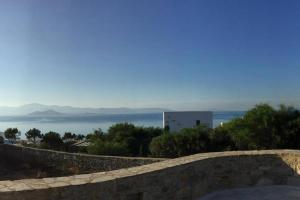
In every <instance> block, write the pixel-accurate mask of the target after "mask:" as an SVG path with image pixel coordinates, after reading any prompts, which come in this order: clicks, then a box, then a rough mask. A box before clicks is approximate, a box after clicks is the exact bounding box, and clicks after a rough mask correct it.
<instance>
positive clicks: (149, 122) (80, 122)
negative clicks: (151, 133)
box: [0, 111, 244, 138]
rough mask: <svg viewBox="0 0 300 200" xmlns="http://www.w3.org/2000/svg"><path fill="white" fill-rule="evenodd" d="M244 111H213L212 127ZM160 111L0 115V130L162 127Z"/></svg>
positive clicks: (23, 131)
mask: <svg viewBox="0 0 300 200" xmlns="http://www.w3.org/2000/svg"><path fill="white" fill-rule="evenodd" d="M243 115H244V112H237V111H234V112H214V121H213V124H214V127H216V126H218V125H219V124H220V123H221V122H227V121H229V120H231V119H233V118H237V117H241V116H243ZM162 120H163V119H162V113H154V114H123V115H85V116H59V117H33V116H30V117H29V116H18V117H0V131H4V130H6V129H7V128H10V127H17V128H18V129H19V130H20V131H21V133H22V138H24V133H25V132H26V131H27V130H29V129H31V128H37V129H40V130H41V131H42V132H43V133H46V132H48V131H55V132H58V133H61V134H63V133H65V132H67V131H70V132H73V133H76V134H88V133H91V132H93V131H94V130H95V129H98V128H101V129H102V130H103V131H106V130H107V129H108V128H109V127H110V126H111V125H113V124H116V123H122V122H129V123H133V124H135V125H138V126H145V127H147V126H154V127H162Z"/></svg>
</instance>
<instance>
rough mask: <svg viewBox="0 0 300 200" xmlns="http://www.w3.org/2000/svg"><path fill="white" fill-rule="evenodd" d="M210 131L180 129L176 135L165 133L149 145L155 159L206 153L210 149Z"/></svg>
mask: <svg viewBox="0 0 300 200" xmlns="http://www.w3.org/2000/svg"><path fill="white" fill-rule="evenodd" d="M211 132H212V130H211V129H209V128H207V127H205V126H197V127H196V128H188V129H182V130H181V131H180V132H178V133H165V134H163V135H161V136H158V137H156V138H154V139H153V140H152V142H151V144H150V151H151V154H152V155H153V156H155V157H179V156H185V155H189V154H194V153H200V152H207V151H209V148H210V134H211Z"/></svg>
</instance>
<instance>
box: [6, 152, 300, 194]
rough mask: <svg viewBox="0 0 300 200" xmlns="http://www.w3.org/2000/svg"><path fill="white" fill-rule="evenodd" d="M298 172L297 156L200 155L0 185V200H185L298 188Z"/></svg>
mask: <svg viewBox="0 0 300 200" xmlns="http://www.w3.org/2000/svg"><path fill="white" fill-rule="evenodd" d="M299 172H300V151H294V150H274V151H272V150H269V151H237V152H220V153H205V154H196V155H192V156H187V157H181V158H177V159H171V160H166V161H162V162H157V163H152V164H148V165H144V166H138V167H132V168H125V169H119V170H115V171H108V172H100V173H92V174H85V175H75V176H68V177H58V178H44V179H27V180H18V181H0V199H1V200H11V199H13V200H27V199H28V200H29V199H31V200H40V199H45V200H54V199H55V200H56V199H63V200H67V199H72V200H83V199H101V200H160V199H166V200H167V199H172V200H177V199H182V200H188V199H197V198H199V197H202V196H203V195H205V194H207V193H210V192H212V191H217V190H223V189H230V188H240V187H249V186H257V185H299V183H300V181H299V175H298V174H299Z"/></svg>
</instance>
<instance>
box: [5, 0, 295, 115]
mask: <svg viewBox="0 0 300 200" xmlns="http://www.w3.org/2000/svg"><path fill="white" fill-rule="evenodd" d="M299 10H300V2H299V1H295V0H290V1H283V0H244V1H240V0H229V1H220V0H209V1H208V0H188V1H180V0H175V1H173V0H172V1H171V0H166V1H159V0H153V1H144V0H130V1H115V0H103V1H97V0H91V1H88V2H86V1H71V0H52V1H47V0H46V1H36V0H26V1H25V0H21V1H11V0H2V1H1V2H0V23H1V27H0V44H1V45H0V74H1V78H0V91H1V92H0V105H1V106H20V105H24V104H29V103H32V102H38V103H41V104H46V105H61V106H73V107H81V108H85V107H88V108H120V107H128V108H145V107H146V108H149V107H154V108H166V109H172V110H247V109H249V108H251V107H253V106H254V105H255V104H258V103H270V104H271V105H273V106H277V105H279V104H281V103H284V104H287V105H293V106H295V107H297V108H299V107H300V92H299V74H300V60H299V54H300V49H299V48H298V47H299V46H300V37H299V35H300V26H299V23H298V19H299V18H300V12H299Z"/></svg>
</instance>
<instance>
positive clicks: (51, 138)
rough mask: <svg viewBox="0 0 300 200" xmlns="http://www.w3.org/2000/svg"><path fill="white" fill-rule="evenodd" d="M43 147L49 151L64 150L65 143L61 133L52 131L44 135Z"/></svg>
mask: <svg viewBox="0 0 300 200" xmlns="http://www.w3.org/2000/svg"><path fill="white" fill-rule="evenodd" d="M41 147H42V148H47V149H55V150H64V143H63V141H62V139H61V137H60V134H59V133H56V132H52V131H50V132H48V133H46V134H45V135H43V138H42V141H41Z"/></svg>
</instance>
